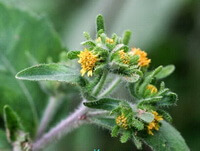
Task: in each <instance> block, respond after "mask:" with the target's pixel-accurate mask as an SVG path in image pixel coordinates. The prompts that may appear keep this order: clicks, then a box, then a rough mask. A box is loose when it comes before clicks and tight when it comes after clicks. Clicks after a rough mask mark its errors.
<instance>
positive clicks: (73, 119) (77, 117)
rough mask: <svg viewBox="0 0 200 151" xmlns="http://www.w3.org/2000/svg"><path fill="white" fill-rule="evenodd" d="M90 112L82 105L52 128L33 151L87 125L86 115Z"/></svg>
mask: <svg viewBox="0 0 200 151" xmlns="http://www.w3.org/2000/svg"><path fill="white" fill-rule="evenodd" d="M87 111H88V108H86V107H85V106H84V105H83V104H82V103H81V105H80V107H79V108H78V109H77V110H76V111H75V112H74V113H72V114H71V115H70V116H68V117H67V118H66V119H65V120H63V121H61V122H60V123H59V124H58V125H57V126H56V127H54V128H52V129H51V130H50V131H49V132H48V133H47V134H45V135H44V136H43V137H41V138H40V139H39V140H37V141H36V142H35V143H34V144H33V147H32V150H33V151H37V150H40V149H42V148H43V147H45V146H46V145H47V144H49V143H50V142H52V141H53V140H56V139H58V138H60V137H62V136H63V135H65V134H67V133H69V132H70V131H71V130H73V129H74V128H77V127H78V126H80V125H81V124H83V123H85V121H86V119H85V118H84V117H85V114H86V112H87Z"/></svg>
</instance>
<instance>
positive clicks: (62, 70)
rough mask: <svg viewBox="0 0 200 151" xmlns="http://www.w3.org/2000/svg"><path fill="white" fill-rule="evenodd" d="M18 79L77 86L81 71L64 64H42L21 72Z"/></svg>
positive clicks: (17, 76)
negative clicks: (48, 81)
mask: <svg viewBox="0 0 200 151" xmlns="http://www.w3.org/2000/svg"><path fill="white" fill-rule="evenodd" d="M16 78H18V79H22V80H30V81H40V80H50V81H61V82H68V83H72V84H75V83H77V82H79V80H80V75H79V71H78V70H75V69H72V68H70V67H68V66H66V65H62V64H41V65H36V66H33V67H30V68H27V69H24V70H22V71H20V72H19V73H18V74H17V75H16Z"/></svg>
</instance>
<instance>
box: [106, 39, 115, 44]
mask: <svg viewBox="0 0 200 151" xmlns="http://www.w3.org/2000/svg"><path fill="white" fill-rule="evenodd" d="M106 43H109V44H113V43H114V40H113V39H111V38H106Z"/></svg>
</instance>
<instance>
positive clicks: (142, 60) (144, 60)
mask: <svg viewBox="0 0 200 151" xmlns="http://www.w3.org/2000/svg"><path fill="white" fill-rule="evenodd" d="M132 52H133V55H138V56H139V57H140V58H139V61H138V65H139V66H140V67H144V66H148V65H149V64H150V62H151V59H148V58H147V53H146V52H145V51H142V50H141V49H139V48H132Z"/></svg>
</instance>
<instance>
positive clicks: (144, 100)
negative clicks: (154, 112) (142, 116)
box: [138, 96, 163, 106]
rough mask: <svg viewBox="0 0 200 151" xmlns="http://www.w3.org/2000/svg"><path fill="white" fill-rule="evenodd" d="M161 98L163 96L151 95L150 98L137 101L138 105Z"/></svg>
mask: <svg viewBox="0 0 200 151" xmlns="http://www.w3.org/2000/svg"><path fill="white" fill-rule="evenodd" d="M162 98H163V97H162V96H155V97H151V98H146V99H142V100H140V102H139V103H138V106H140V105H143V104H151V103H156V102H159V101H160V100H161V99H162Z"/></svg>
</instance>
